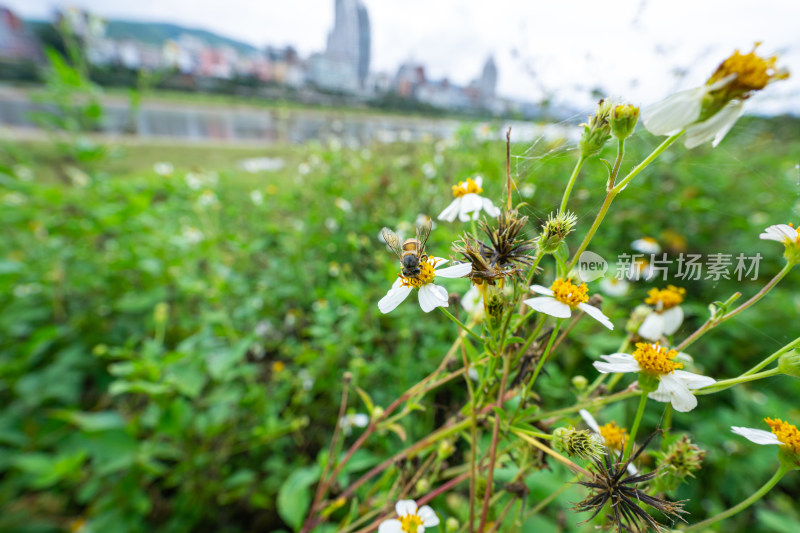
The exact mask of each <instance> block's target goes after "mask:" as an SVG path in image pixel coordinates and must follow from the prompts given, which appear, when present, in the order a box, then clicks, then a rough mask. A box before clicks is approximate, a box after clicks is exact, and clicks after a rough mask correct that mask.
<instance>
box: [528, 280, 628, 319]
mask: <svg viewBox="0 0 800 533" xmlns="http://www.w3.org/2000/svg"><path fill="white" fill-rule="evenodd" d="M531 290H532V291H533V292H535V293H537V294H542V295H543V296H537V297H536V298H529V299H527V300H524V303H525V304H526V305H527V306H528V307H530V308H532V309H535V310H536V311H539V312H540V313H544V314H546V315H550V316H554V317H556V318H569V317H570V316H572V310H573V309H580V310H581V311H583V312H584V313H586V314H587V315H589V316H590V317H592V318H594V319H595V320H597V321H598V322H600V323H601V324H603V325H604V326H605V327H607V328H608V329H612V330H613V329H614V324H612V323H611V320H609V318H608V317H607V316H606V315H604V314H603V312H602V311H601V310H600V309H598V308H597V307H595V306H593V305H589V304H588V303H586V302H588V301H589V287H587V286H586V284H585V283H581V284H580V285H575V284H574V283H572V281H570V280H569V279H562V278H558V279H557V280H555V281H554V282H553V284H552V285H551V286H550V288H549V289H548V288H547V287H542V286H541V285H533V286H531Z"/></svg>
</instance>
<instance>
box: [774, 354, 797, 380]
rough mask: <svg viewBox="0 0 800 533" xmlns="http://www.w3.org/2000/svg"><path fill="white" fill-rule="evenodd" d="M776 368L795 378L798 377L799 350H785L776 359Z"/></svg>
mask: <svg viewBox="0 0 800 533" xmlns="http://www.w3.org/2000/svg"><path fill="white" fill-rule="evenodd" d="M778 369H779V370H780V371H781V372H783V373H784V374H786V375H787V376H792V377H795V378H800V351H798V350H792V351H791V352H786V353H785V354H783V355H782V356H781V358H780V359H778Z"/></svg>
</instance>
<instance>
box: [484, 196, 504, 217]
mask: <svg viewBox="0 0 800 533" xmlns="http://www.w3.org/2000/svg"><path fill="white" fill-rule="evenodd" d="M483 210H484V211H486V214H487V215H489V216H490V217H498V216H500V208H499V207H495V206H494V204H493V203H492V201H491V200H489V199H488V198H483Z"/></svg>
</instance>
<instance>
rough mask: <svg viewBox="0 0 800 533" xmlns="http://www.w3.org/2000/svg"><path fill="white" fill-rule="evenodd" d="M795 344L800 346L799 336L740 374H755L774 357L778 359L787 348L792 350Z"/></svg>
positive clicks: (773, 359)
mask: <svg viewBox="0 0 800 533" xmlns="http://www.w3.org/2000/svg"><path fill="white" fill-rule="evenodd" d="M796 346H800V337H797V338H796V339H795V340H793V341H792V342H790V343H789V344H787V345H786V346H784V347H783V348H781V349H780V350H778V351H777V352H775V353H774V354H772V355H770V356H769V357H767V358H766V359H764V360H763V361H761V362H760V363H758V364H757V365H756V366H754V367H753V368H751V369H750V370H748V371H747V372H745V373H744V374H742V375H743V376H749V375H750V374H755V373H756V372H758V371H759V370H761V369H762V368H764V367H765V366H767V365H769V364H770V363H772V362H773V361H775V360H776V359H779V358H780V356H782V355H783V354H785V353H786V352H788V351H789V350H792V349H793V348H795V347H796Z"/></svg>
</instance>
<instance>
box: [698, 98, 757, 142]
mask: <svg viewBox="0 0 800 533" xmlns="http://www.w3.org/2000/svg"><path fill="white" fill-rule="evenodd" d="M743 110H744V105H743V104H742V102H738V101H731V102H730V103H728V105H726V106H725V107H723V108H722V109H720V110H719V111H718V112H717V113H716V114H715V115H713V116H712V117H711V118H709V119H707V120H704V121H703V122H699V123H697V124H692V125H691V126H689V127H688V128H686V137H685V138H684V140H683V145H684V146H686V148H694V147H695V146H699V145H701V144H703V143H704V142H708V141H710V140H712V139H713V140H714V146H716V145H718V144H719V142H720V141H721V140H722V138H723V137H725V134H726V133H728V131H729V130H730V129H731V128H732V127H733V125H734V124H735V123H736V121H737V120H738V119H739V117H740V116H741V115H742V111H743Z"/></svg>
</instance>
